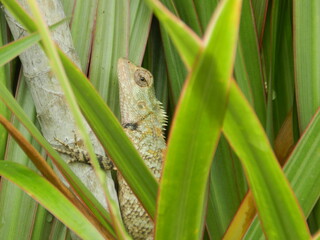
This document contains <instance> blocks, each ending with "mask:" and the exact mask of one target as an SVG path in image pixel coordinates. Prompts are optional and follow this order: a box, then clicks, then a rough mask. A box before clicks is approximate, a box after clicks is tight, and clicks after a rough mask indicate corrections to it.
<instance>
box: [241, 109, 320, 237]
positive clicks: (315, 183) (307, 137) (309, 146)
mask: <svg viewBox="0 0 320 240" xmlns="http://www.w3.org/2000/svg"><path fill="white" fill-rule="evenodd" d="M319 131H320V112H319V110H318V112H317V114H316V115H315V116H314V118H313V120H312V122H311V123H310V125H309V126H308V128H307V129H306V131H305V133H304V134H303V136H302V137H301V139H300V140H299V142H298V144H297V145H296V147H295V149H294V150H293V152H292V154H291V155H290V157H289V159H288V161H287V164H286V165H285V167H284V169H283V171H284V173H285V174H286V176H287V179H288V181H289V182H290V184H291V186H292V189H293V191H294V192H295V195H296V197H297V199H298V201H299V203H300V206H301V208H302V210H303V212H304V214H305V216H308V215H309V214H310V212H311V210H312V208H313V207H314V205H315V204H316V202H317V201H318V199H319V197H320V178H319V176H320V161H319V159H320V151H319V146H320V135H319ZM306 159H308V161H306ZM262 236H263V233H262V230H261V227H260V224H259V221H258V220H257V219H255V220H254V221H253V224H252V225H251V227H250V229H249V231H248V233H247V235H246V238H245V239H261V237H262Z"/></svg>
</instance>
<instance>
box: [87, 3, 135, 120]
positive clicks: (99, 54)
mask: <svg viewBox="0 0 320 240" xmlns="http://www.w3.org/2000/svg"><path fill="white" fill-rule="evenodd" d="M96 11H97V13H96V14H97V16H96V25H95V35H94V39H93V43H92V44H93V45H92V47H93V48H92V55H91V59H90V69H89V76H90V80H91V82H92V84H93V85H94V86H95V88H96V89H97V90H98V91H99V94H100V96H101V97H102V98H103V99H104V101H105V102H106V103H107V104H108V106H109V107H110V109H111V110H112V112H113V113H114V114H115V115H116V116H117V117H118V118H119V117H120V108H119V89H118V79H117V63H118V59H119V58H120V57H127V54H128V49H129V48H128V47H129V40H128V34H129V30H130V25H129V14H128V13H129V1H126V0H117V1H98V6H97V10H96Z"/></svg>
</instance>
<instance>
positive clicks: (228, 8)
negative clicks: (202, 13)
mask: <svg viewBox="0 0 320 240" xmlns="http://www.w3.org/2000/svg"><path fill="white" fill-rule="evenodd" d="M220 7H221V8H220V9H219V11H218V12H217V14H216V15H215V17H213V19H212V21H211V23H210V27H209V29H208V31H207V33H206V36H205V41H204V47H203V51H201V52H200V55H199V57H198V59H197V61H196V63H195V65H194V67H193V69H192V71H191V73H190V75H189V77H188V80H187V83H186V85H185V88H184V91H183V93H182V96H181V99H180V102H179V107H178V110H177V112H176V115H175V118H174V121H173V126H172V128H171V132H170V137H169V143H168V150H167V155H166V159H165V165H164V170H163V175H162V178H161V183H160V194H159V200H158V211H157V218H156V219H157V222H156V229H157V231H156V239H168V238H169V239H200V237H201V236H202V227H203V218H204V210H205V205H204V202H205V199H206V198H205V197H206V191H207V179H208V175H209V170H210V166H211V162H212V156H213V153H214V151H215V148H216V146H217V142H218V140H219V136H220V131H221V127H222V122H223V117H224V113H225V111H226V105H227V93H228V87H229V81H230V79H231V78H230V77H231V72H232V68H233V59H234V55H235V49H236V40H237V34H238V26H239V21H240V9H241V1H237V0H235V1H234V0H230V1H224V2H223V4H222V5H221V6H220ZM226 29H228V31H226ZM177 34H179V35H182V34H180V33H177ZM218 39H219V41H218ZM208 70H209V71H208ZM190 126H192V127H190ZM208 132H210V134H208ZM186 149H188V151H186Z"/></svg>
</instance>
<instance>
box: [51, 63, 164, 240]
mask: <svg viewBox="0 0 320 240" xmlns="http://www.w3.org/2000/svg"><path fill="white" fill-rule="evenodd" d="M118 80H119V93H120V94H119V95H120V111H121V123H122V126H123V128H124V131H125V132H126V134H127V136H128V137H129V139H130V140H131V142H132V143H133V145H134V147H135V148H136V149H137V150H138V152H139V154H140V155H141V157H142V159H143V160H144V162H145V163H146V165H147V167H148V168H149V169H150V170H151V172H152V173H153V174H154V176H155V178H156V179H157V180H159V178H160V175H161V168H162V157H163V151H165V149H166V143H165V140H164V137H163V128H164V126H165V125H166V121H167V119H166V114H165V112H164V110H163V108H162V104H161V102H159V101H158V100H157V98H156V96H155V92H154V87H153V76H152V74H151V73H150V72H149V71H148V70H146V69H144V68H142V67H138V66H136V65H134V64H133V63H131V62H130V61H129V60H127V59H123V58H121V59H119V61H118ZM56 141H57V142H59V143H60V144H61V146H62V147H59V148H55V149H56V150H57V151H59V152H61V153H63V154H67V155H69V156H71V160H70V161H69V163H70V162H83V163H86V164H90V157H89V155H88V153H87V152H86V151H85V150H83V149H81V147H79V146H78V140H77V139H76V136H75V140H74V141H75V143H74V144H73V145H74V146H69V145H68V144H65V143H63V142H62V141H60V140H58V139H56ZM97 159H98V161H99V164H100V167H101V168H102V169H104V170H110V169H112V168H113V164H112V162H111V161H110V160H109V159H108V158H107V157H104V156H100V155H98V156H97ZM118 182H119V203H120V209H121V214H122V218H123V221H124V224H125V226H126V228H127V230H128V231H129V233H130V234H131V236H132V237H133V238H134V239H135V240H151V239H153V222H152V220H151V218H150V217H149V216H148V214H147V212H146V211H145V210H144V208H143V207H142V206H141V204H140V202H139V200H138V199H137V198H136V196H135V195H134V194H133V192H132V191H131V189H130V187H129V186H128V184H127V183H126V181H125V180H124V178H123V177H122V175H121V174H120V173H119V172H118Z"/></svg>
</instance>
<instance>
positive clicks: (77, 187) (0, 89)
mask: <svg viewBox="0 0 320 240" xmlns="http://www.w3.org/2000/svg"><path fill="white" fill-rule="evenodd" d="M0 99H1V100H2V101H3V102H4V103H5V104H6V105H7V107H8V108H9V109H10V110H11V111H12V112H13V113H14V114H15V116H16V117H17V118H18V119H19V121H20V122H21V123H22V124H23V125H24V126H25V127H26V128H27V129H28V131H29V132H30V133H31V134H32V136H33V137H34V138H35V139H36V140H37V142H38V143H40V144H41V145H42V146H43V147H44V148H45V150H46V151H47V153H48V154H49V156H50V157H51V158H52V159H53V161H54V163H55V165H56V166H57V167H58V169H59V170H60V172H61V173H62V175H63V176H64V177H65V178H66V180H67V181H68V182H69V184H70V185H71V186H72V187H73V189H74V191H75V192H76V193H77V194H78V196H79V197H80V198H81V199H82V200H83V201H84V202H85V203H86V205H87V206H88V207H89V208H90V209H91V210H92V211H93V213H94V214H95V216H96V217H97V218H98V219H100V220H101V222H102V223H103V224H104V226H105V227H106V228H107V229H109V231H110V232H112V227H111V225H110V224H109V223H107V222H105V220H103V219H107V220H108V221H109V222H110V221H111V220H110V216H109V214H108V213H107V212H106V210H105V209H104V208H103V207H102V206H101V204H100V203H99V202H98V201H97V200H96V199H95V198H94V197H93V195H92V193H90V192H89V191H88V189H87V188H86V187H85V186H84V185H83V183H82V182H81V181H80V180H79V179H78V178H77V176H76V175H75V174H74V173H73V172H72V171H71V170H70V168H69V167H68V165H67V164H66V163H65V162H64V160H62V159H61V157H60V156H59V154H58V153H57V152H56V151H55V150H54V149H53V148H52V147H51V145H50V144H49V143H48V142H47V141H46V140H45V139H44V137H43V136H42V134H41V133H40V131H39V130H38V129H37V128H36V127H35V126H34V125H33V123H32V122H31V121H30V120H29V119H28V117H27V116H26V114H25V113H24V111H23V110H22V109H21V107H20V106H19V104H18V103H17V102H16V101H15V100H14V98H13V97H12V95H11V94H10V93H9V92H8V90H7V89H6V88H5V87H4V86H1V85H0Z"/></svg>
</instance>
